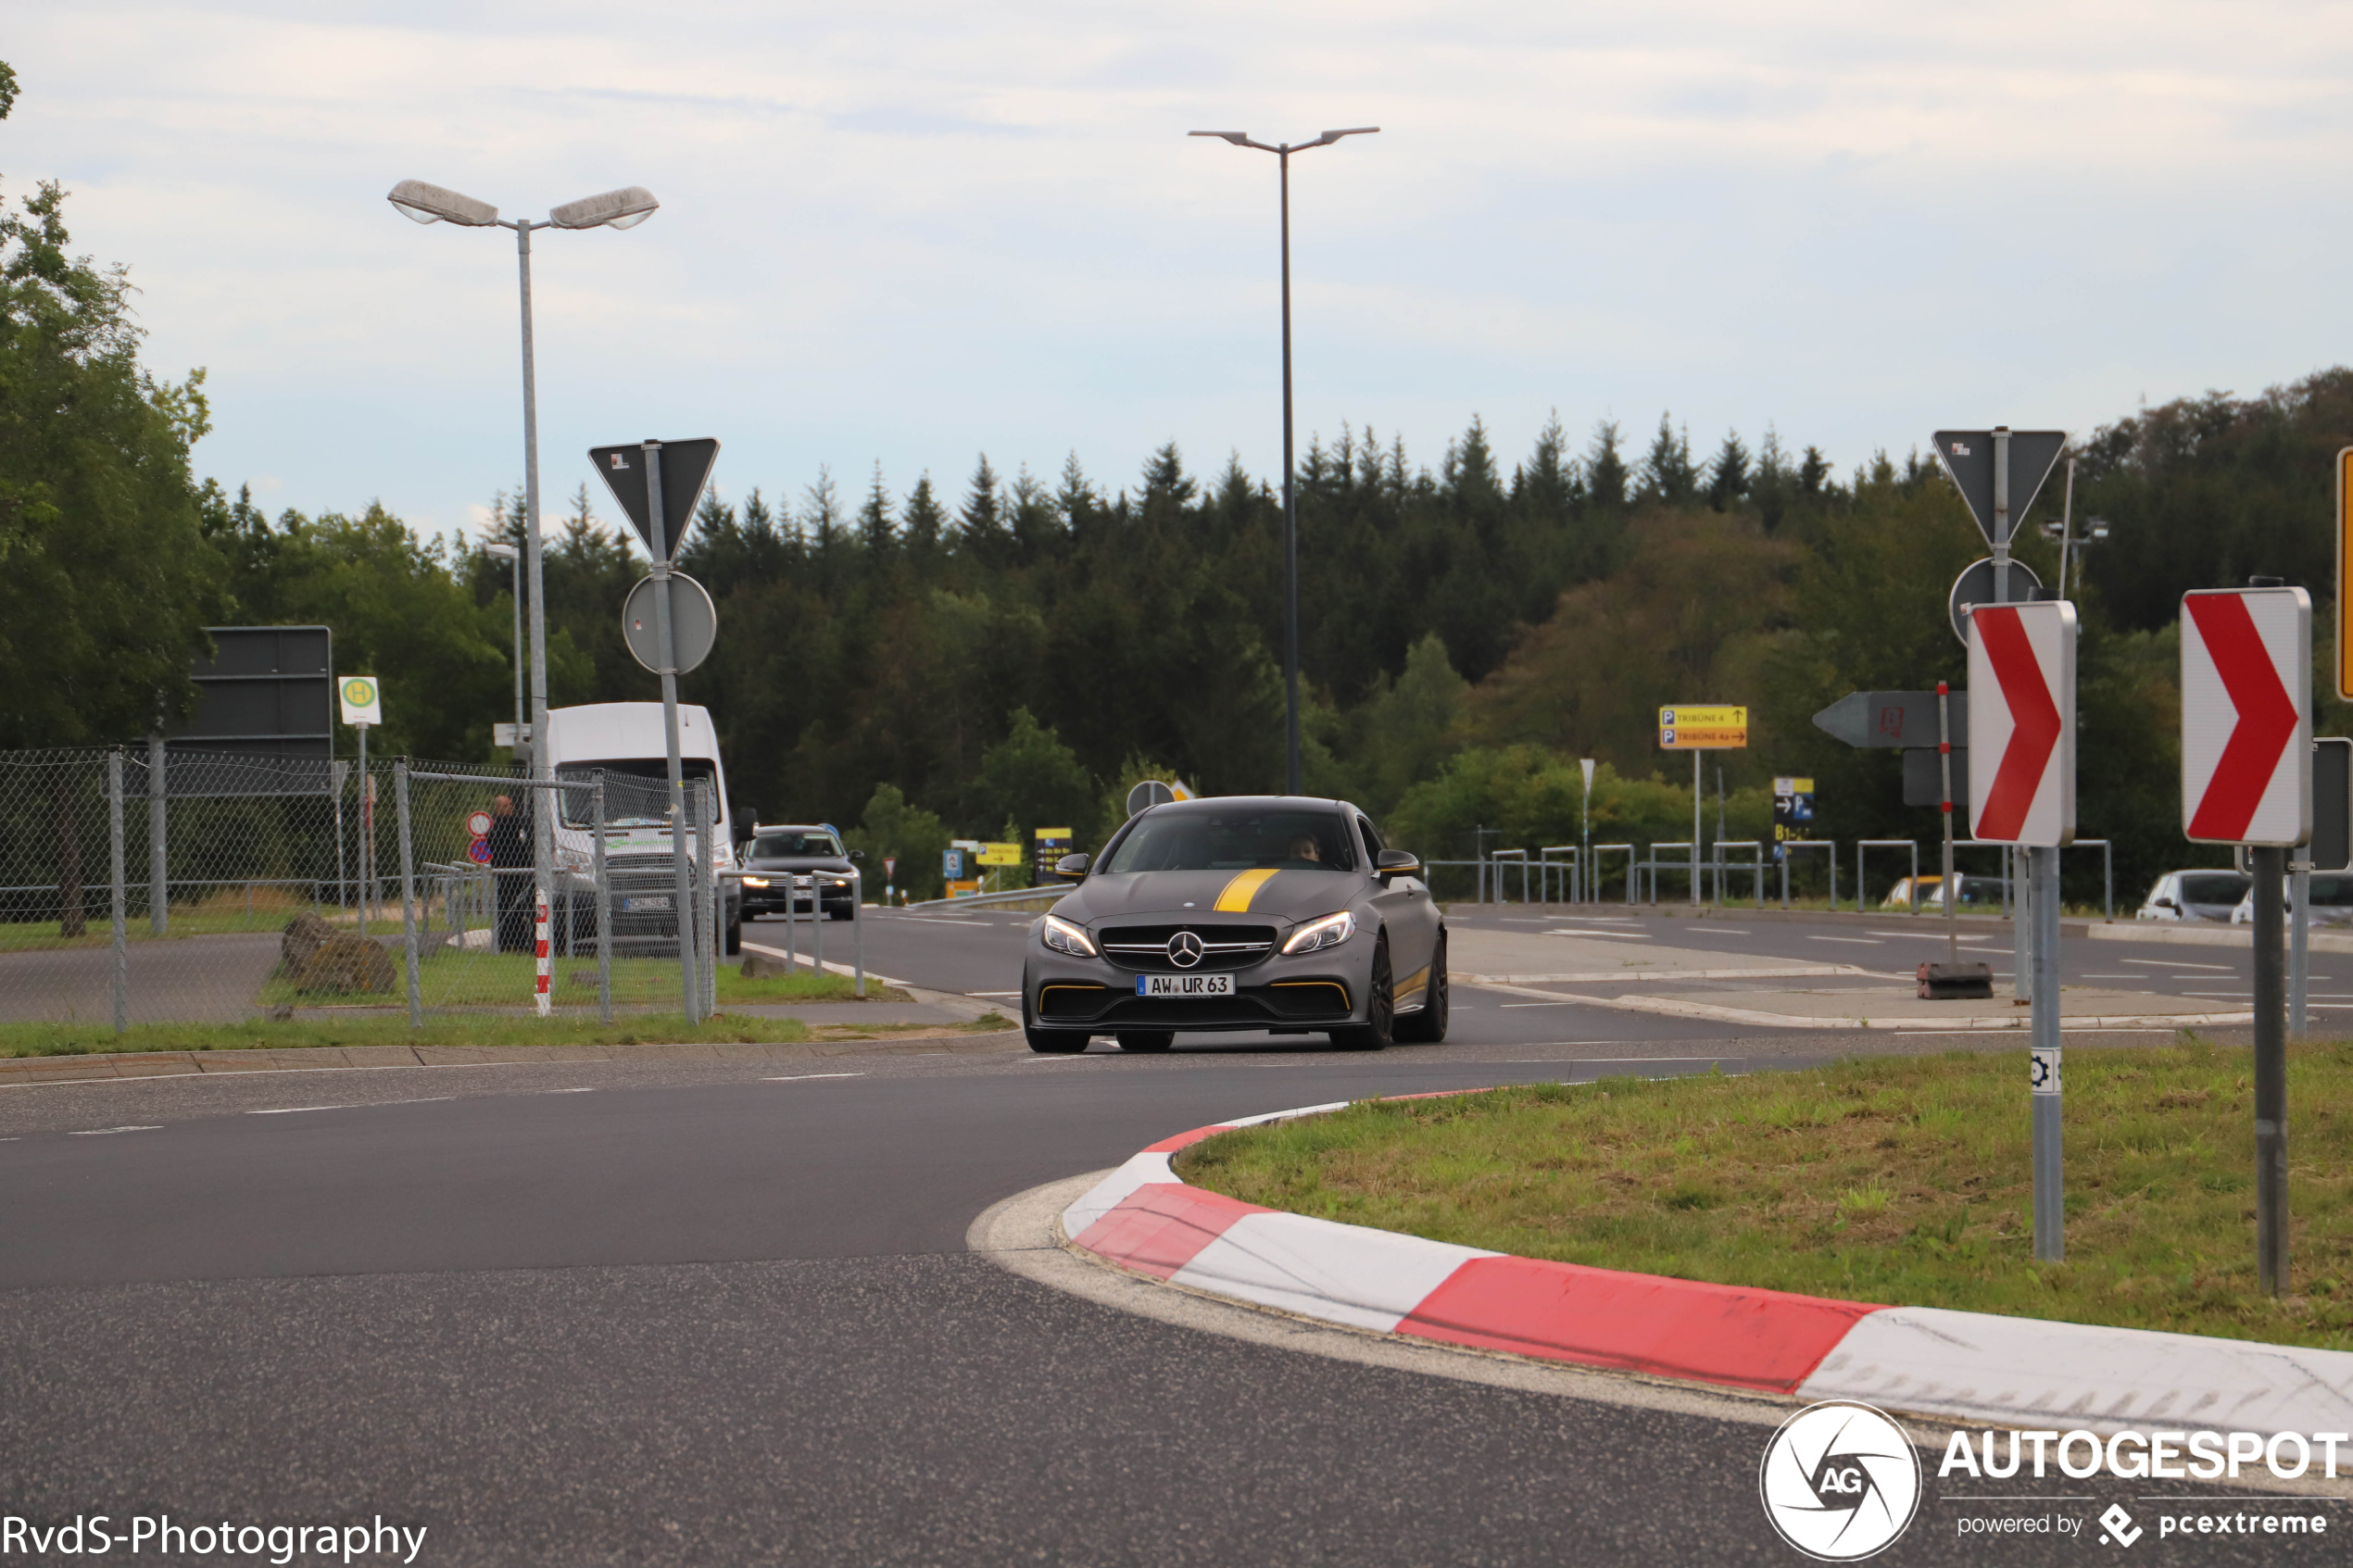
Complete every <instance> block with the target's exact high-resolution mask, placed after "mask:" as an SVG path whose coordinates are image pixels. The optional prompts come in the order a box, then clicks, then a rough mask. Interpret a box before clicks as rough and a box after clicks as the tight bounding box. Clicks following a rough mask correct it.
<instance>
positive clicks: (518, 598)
mask: <svg viewBox="0 0 2353 1568" xmlns="http://www.w3.org/2000/svg"><path fill="white" fill-rule="evenodd" d="M482 548H483V553H484V555H487V556H493V557H495V558H497V559H499V560H502V561H505V562H506V563H507V581H508V582H509V583H512V584H513V592H512V597H513V599H514V601H515V751H516V754H517V755H518V756H520V755H521V754H522V746H523V738H522V737H523V735H524V734H526V733H527V726H526V722H525V719H524V713H523V698H522V551H521V550H518V549H516V548H515V547H514V546H512V545H484V546H483V547H482Z"/></svg>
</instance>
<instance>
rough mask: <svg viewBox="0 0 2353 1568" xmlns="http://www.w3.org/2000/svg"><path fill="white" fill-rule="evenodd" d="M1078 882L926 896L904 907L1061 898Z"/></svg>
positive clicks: (980, 905)
mask: <svg viewBox="0 0 2353 1568" xmlns="http://www.w3.org/2000/svg"><path fill="white" fill-rule="evenodd" d="M1077 885H1078V884H1076V883H1075V882H1066V883H1063V884H1060V885H1059V886H1054V887H1010V888H1007V889H1006V890H1005V891H1004V892H1002V893H966V894H963V895H961V896H959V897H954V898H925V899H924V900H922V901H921V902H919V903H913V904H902V905H900V908H901V909H991V908H994V907H995V906H997V905H999V904H1021V903H1027V902H1029V901H1031V900H1033V899H1037V898H1059V897H1062V896H1063V894H1065V893H1068V892H1070V891H1072V890H1073V889H1074V888H1076V886H1077Z"/></svg>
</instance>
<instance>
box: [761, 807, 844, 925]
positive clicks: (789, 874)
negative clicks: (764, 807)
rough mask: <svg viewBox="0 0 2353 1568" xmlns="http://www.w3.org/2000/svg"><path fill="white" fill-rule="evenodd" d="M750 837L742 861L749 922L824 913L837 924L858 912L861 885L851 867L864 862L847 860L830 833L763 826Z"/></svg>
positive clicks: (823, 828)
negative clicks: (757, 917) (773, 916)
mask: <svg viewBox="0 0 2353 1568" xmlns="http://www.w3.org/2000/svg"><path fill="white" fill-rule="evenodd" d="M751 834H752V837H751V842H750V843H749V844H748V845H746V846H745V847H744V855H743V862H744V918H745V919H746V920H750V919H752V918H753V917H754V916H757V915H781V914H788V913H789V914H814V913H816V911H817V910H818V909H821V908H822V909H824V911H825V913H826V915H827V916H828V917H829V918H831V919H833V920H848V919H849V917H850V916H851V915H852V914H853V913H855V912H856V909H857V903H858V884H857V880H856V878H854V877H853V876H852V875H851V874H850V866H849V862H850V861H852V860H856V859H864V857H863V855H862V854H861V853H860V852H859V851H856V850H851V851H849V853H847V854H845V853H844V852H843V850H842V847H841V834H837V833H836V832H835V831H834V830H833V829H832V827H830V826H828V825H827V824H825V823H824V822H817V823H812V824H810V825H807V826H799V827H794V826H776V825H774V824H763V825H761V826H759V827H755V828H753V829H752V830H751Z"/></svg>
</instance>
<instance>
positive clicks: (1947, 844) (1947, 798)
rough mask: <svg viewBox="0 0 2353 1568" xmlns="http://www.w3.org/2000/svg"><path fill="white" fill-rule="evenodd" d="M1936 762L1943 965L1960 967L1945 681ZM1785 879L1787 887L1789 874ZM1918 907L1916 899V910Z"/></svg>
mask: <svg viewBox="0 0 2353 1568" xmlns="http://www.w3.org/2000/svg"><path fill="white" fill-rule="evenodd" d="M1936 761H1937V766H1938V767H1940V768H1941V769H1943V770H1944V884H1943V885H1944V961H1945V962H1946V963H1950V964H1957V963H1959V962H1960V961H1961V890H1960V889H1959V888H1958V887H1957V886H1956V885H1954V883H1953V693H1952V688H1951V687H1950V686H1949V685H1948V684H1946V683H1944V682H1943V681H1939V682H1937V683H1936ZM1783 878H1784V883H1785V884H1786V879H1787V873H1786V872H1784V873H1783ZM1781 902H1782V903H1783V904H1784V905H1786V904H1787V903H1788V902H1789V900H1788V899H1787V898H1784V899H1782V900H1781ZM1913 908H1915V909H1917V908H1919V898H1918V897H1914V899H1913Z"/></svg>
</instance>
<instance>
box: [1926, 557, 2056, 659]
mask: <svg viewBox="0 0 2353 1568" xmlns="http://www.w3.org/2000/svg"><path fill="white" fill-rule="evenodd" d="M2042 585H2043V580H2042V579H2041V578H2039V577H2037V576H2035V575H2034V569H2033V568H2032V567H2031V566H2029V565H2027V564H2026V563H2025V562H2024V561H2022V560H2017V559H2012V560H2011V562H2010V603H2012V604H2022V603H2024V602H2025V601H2026V599H2027V598H2028V596H2030V594H2031V593H2032V590H2034V589H2036V588H2039V587H2041V586H2042ZM1994 602H1995V601H1994V558H1993V557H1991V556H1988V557H1986V558H1984V559H1983V560H1982V561H1979V562H1977V563H1976V564H1975V565H1974V566H1971V567H1970V568H1969V570H1968V571H1964V572H1962V573H1961V574H1960V575H1959V576H1958V577H1956V578H1954V579H1953V591H1952V592H1951V593H1949V594H1947V595H1946V596H1944V613H1945V616H1946V618H1947V619H1949V620H1950V621H1952V622H1953V635H1955V636H1956V637H1958V638H1959V639H1960V640H1961V646H1963V647H1967V646H1969V611H1970V610H1973V609H1975V608H1977V607H1978V606H1979V605H1990V604H1993V603H1994Z"/></svg>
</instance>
